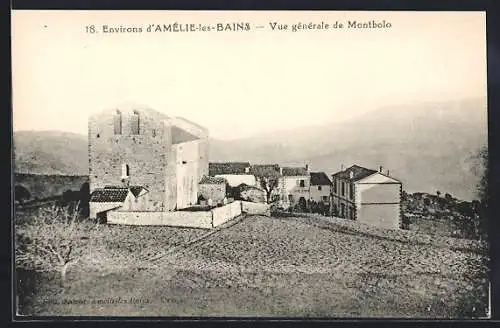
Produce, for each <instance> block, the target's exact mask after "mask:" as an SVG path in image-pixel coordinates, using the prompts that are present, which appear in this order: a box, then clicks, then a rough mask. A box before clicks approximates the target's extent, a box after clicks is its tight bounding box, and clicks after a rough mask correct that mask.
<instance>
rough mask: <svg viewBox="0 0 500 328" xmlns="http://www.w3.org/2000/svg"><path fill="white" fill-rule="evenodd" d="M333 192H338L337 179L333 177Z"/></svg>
mask: <svg viewBox="0 0 500 328" xmlns="http://www.w3.org/2000/svg"><path fill="white" fill-rule="evenodd" d="M332 184H333V193H334V194H336V193H337V180H336V179H333V182H332Z"/></svg>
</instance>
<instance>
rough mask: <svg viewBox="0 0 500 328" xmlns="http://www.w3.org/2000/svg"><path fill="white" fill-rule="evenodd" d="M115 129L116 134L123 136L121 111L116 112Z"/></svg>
mask: <svg viewBox="0 0 500 328" xmlns="http://www.w3.org/2000/svg"><path fill="white" fill-rule="evenodd" d="M114 128H115V134H122V113H121V112H120V111H119V110H116V113H115V116H114Z"/></svg>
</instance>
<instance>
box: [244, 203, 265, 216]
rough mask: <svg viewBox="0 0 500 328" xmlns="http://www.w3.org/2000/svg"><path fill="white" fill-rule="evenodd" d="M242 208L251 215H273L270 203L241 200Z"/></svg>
mask: <svg viewBox="0 0 500 328" xmlns="http://www.w3.org/2000/svg"><path fill="white" fill-rule="evenodd" d="M241 210H242V211H243V212H245V213H247V214H250V215H266V216H271V212H270V206H269V204H264V203H252V202H245V201H241Z"/></svg>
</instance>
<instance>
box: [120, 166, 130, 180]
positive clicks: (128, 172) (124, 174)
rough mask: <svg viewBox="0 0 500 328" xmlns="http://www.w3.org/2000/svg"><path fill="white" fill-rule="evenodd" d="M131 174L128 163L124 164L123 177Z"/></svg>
mask: <svg viewBox="0 0 500 328" xmlns="http://www.w3.org/2000/svg"><path fill="white" fill-rule="evenodd" d="M129 176H130V171H129V166H128V164H122V179H126V178H128V177H129Z"/></svg>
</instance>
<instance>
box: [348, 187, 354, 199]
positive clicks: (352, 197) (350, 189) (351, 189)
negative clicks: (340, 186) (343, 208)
mask: <svg viewBox="0 0 500 328" xmlns="http://www.w3.org/2000/svg"><path fill="white" fill-rule="evenodd" d="M349 198H350V199H354V185H350V186H349Z"/></svg>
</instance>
